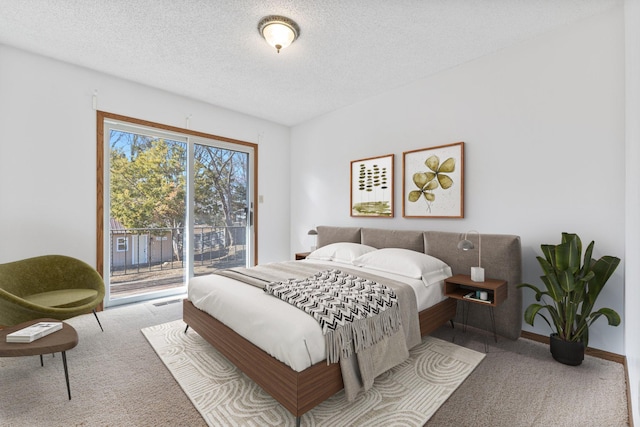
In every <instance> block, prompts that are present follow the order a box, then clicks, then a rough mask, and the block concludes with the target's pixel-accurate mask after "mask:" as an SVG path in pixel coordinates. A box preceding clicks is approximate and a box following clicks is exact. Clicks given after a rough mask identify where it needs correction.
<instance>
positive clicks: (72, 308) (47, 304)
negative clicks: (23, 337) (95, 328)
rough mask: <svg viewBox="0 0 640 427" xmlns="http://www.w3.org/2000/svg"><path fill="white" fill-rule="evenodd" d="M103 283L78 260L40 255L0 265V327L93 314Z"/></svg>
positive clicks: (95, 273)
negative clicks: (42, 319)
mask: <svg viewBox="0 0 640 427" xmlns="http://www.w3.org/2000/svg"><path fill="white" fill-rule="evenodd" d="M104 293H105V290H104V281H103V280H102V277H100V275H99V274H98V272H97V271H96V270H95V269H94V268H93V267H91V266H90V265H89V264H86V263H85V262H83V261H80V260H79V259H76V258H72V257H68V256H64V255H44V256H39V257H34V258H27V259H23V260H19V261H14V262H9V263H6V264H0V325H2V326H13V325H17V324H18V323H22V322H26V321H27V320H33V319H39V318H53V319H58V320H65V319H69V318H71V317H74V316H78V315H80V314H85V313H90V312H92V311H93V314H94V315H95V317H96V320H97V321H98V325H99V326H100V329H102V325H101V324H100V319H98V314H97V313H96V307H97V306H98V305H99V304H100V303H101V302H102V300H103V299H104Z"/></svg>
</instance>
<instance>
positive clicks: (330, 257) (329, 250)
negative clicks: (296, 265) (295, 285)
mask: <svg viewBox="0 0 640 427" xmlns="http://www.w3.org/2000/svg"><path fill="white" fill-rule="evenodd" d="M375 250H377V249H376V248H374V247H371V246H367V245H361V244H360V243H351V242H339V243H331V244H330V245H327V246H323V247H321V248H318V249H316V250H315V251H313V252H311V253H310V254H309V255H307V259H317V260H321V261H334V262H341V263H344V264H351V262H352V261H353V260H354V259H356V258H358V257H359V256H361V255H364V254H366V253H369V252H372V251H375Z"/></svg>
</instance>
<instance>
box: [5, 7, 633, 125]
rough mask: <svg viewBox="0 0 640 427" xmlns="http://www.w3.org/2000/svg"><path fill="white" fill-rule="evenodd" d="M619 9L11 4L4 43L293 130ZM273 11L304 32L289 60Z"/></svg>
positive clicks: (8, 8)
mask: <svg viewBox="0 0 640 427" xmlns="http://www.w3.org/2000/svg"><path fill="white" fill-rule="evenodd" d="M620 4H621V0H353V1H346V0H316V1H310V0H309V1H293V0H280V1H276V0H225V1H220V0H183V1H178V0H102V1H98V0H2V1H0V43H2V44H5V45H9V46H14V47H18V48H21V49H24V50H27V51H31V52H35V53H38V54H41V55H45V56H48V57H52V58H55V59H59V60H62V61H66V62H69V63H73V64H77V65H81V66H84V67H88V68H91V69H94V70H99V71H102V72H104V73H107V74H111V75H114V76H118V77H122V78H125V79H128V80H133V81H136V82H141V83H144V84H146V85H149V86H153V87H157V88H161V89H164V90H167V91H170V92H174V93H177V94H181V95H185V96H188V97H191V98H195V99H199V100H202V101H205V102H208V103H211V104H214V105H218V106H221V107H225V108H229V109H231V110H236V111H239V112H242V113H246V114H250V115H253V116H257V117H260V118H264V119H267V120H271V121H273V122H276V123H282V124H284V125H289V126H292V125H296V124H298V123H301V122H303V121H305V120H308V119H311V118H313V117H316V116H319V115H321V114H324V113H327V112H329V111H332V110H335V109H338V108H340V107H343V106H346V105H350V104H353V103H355V102H358V101H360V100H363V99H366V98H368V97H371V96H375V95H377V94H380V93H383V92H385V91H388V90H390V89H392V88H395V87H398V86H402V85H405V84H407V83H409V82H412V81H415V80H418V79H421V78H424V77H426V76H429V75H431V74H433V73H437V72H439V71H441V70H444V69H447V68H450V67H454V66H456V65H458V64H461V63H464V62H467V61H470V60H472V59H475V58H478V57H480V56H483V55H486V54H489V53H492V52H495V51H497V50H499V49H503V48H505V47H508V46H510V45H513V44H515V43H518V42H521V41H524V40H527V39H530V38H532V37H535V36H536V35H538V34H540V33H543V32H545V31H550V30H552V29H554V28H556V27H559V26H561V25H563V24H567V23H570V22H574V21H578V20H580V19H584V18H586V17H588V16H591V15H594V14H597V13H600V12H602V11H605V10H607V9H610V8H612V7H614V6H615V5H620ZM271 14H280V15H285V16H287V17H289V18H291V19H293V20H295V21H296V22H297V23H298V25H299V26H300V29H301V35H300V38H299V39H298V40H297V41H296V42H294V43H293V44H292V45H291V46H290V47H289V48H287V49H285V50H283V51H282V52H281V53H280V54H277V53H276V51H275V49H273V48H271V47H270V46H268V45H267V44H266V42H265V41H264V40H263V39H262V38H261V36H260V35H259V34H258V31H257V24H258V21H260V19H261V18H262V17H264V16H265V15H271ZM1 60H2V58H0V61H1ZM0 96H2V94H0Z"/></svg>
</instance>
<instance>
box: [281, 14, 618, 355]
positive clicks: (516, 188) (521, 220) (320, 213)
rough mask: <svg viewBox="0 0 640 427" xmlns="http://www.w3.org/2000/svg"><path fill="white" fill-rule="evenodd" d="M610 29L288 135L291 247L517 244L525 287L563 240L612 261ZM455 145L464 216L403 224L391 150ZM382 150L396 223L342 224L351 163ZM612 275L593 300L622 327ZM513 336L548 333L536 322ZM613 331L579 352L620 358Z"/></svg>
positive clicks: (599, 333)
mask: <svg viewBox="0 0 640 427" xmlns="http://www.w3.org/2000/svg"><path fill="white" fill-rule="evenodd" d="M623 22H624V19H623V11H622V9H621V8H616V9H614V10H610V11H608V12H606V13H605V14H603V15H600V16H596V17H593V18H590V19H588V20H586V21H582V22H579V23H577V24H574V25H570V26H566V27H563V28H560V29H558V30H556V31H553V32H551V33H548V34H545V35H543V36H541V37H538V38H536V39H534V40H530V41H528V42H526V43H523V44H520V45H518V46H515V47H513V48H509V49H505V50H503V51H500V52H497V53H495V54H493V55H489V56H485V57H483V58H480V59H478V60H475V61H472V62H469V63H466V64H463V65H461V66H459V67H456V68H453V69H450V70H447V71H445V72H442V73H440V74H438V75H436V76H433V77H429V78H426V79H424V80H421V81H417V82H415V83H413V84H409V85H407V86H404V87H402V88H399V89H396V90H392V91H389V92H388V93H385V94H384V95H381V96H377V97H375V98H371V99H368V100H366V101H364V102H360V103H358V104H355V105H352V106H349V107H346V108H343V109H341V110H339V111H335V112H332V113H329V114H327V115H325V116H322V117H319V118H316V119H313V120H310V121H309V122H306V123H304V124H301V125H299V126H296V127H294V128H293V129H292V147H291V153H292V154H291V161H292V168H291V192H292V209H291V220H292V225H291V245H292V248H293V249H294V250H304V249H307V247H308V245H309V242H308V237H307V236H306V232H307V230H308V229H309V228H310V227H312V226H314V225H321V224H327V225H358V226H367V227H382V228H400V229H438V230H445V231H460V232H464V231H466V230H469V229H476V230H479V231H481V232H486V233H508V234H517V235H520V236H521V238H522V249H523V259H524V279H525V280H526V281H528V282H532V283H539V279H538V276H539V275H540V270H539V266H538V264H537V261H536V260H535V255H536V254H539V253H540V250H539V248H540V244H542V243H556V242H559V240H560V234H561V232H563V231H568V232H576V233H578V234H579V235H581V236H582V237H583V239H584V240H588V241H590V240H595V241H596V247H595V255H596V256H601V255H605V254H606V255H616V256H619V257H620V258H624V250H625V246H624V242H625V233H624V232H625V227H624V218H625V216H624V203H625V185H624V184H625V171H624V159H625V157H624V156H625V151H624V150H625V142H624V138H625V136H624V135H625V134H624V108H625V101H624V99H625V98H624V27H623ZM371 72H375V70H371ZM457 141H464V142H465V143H466V148H465V218H464V219H404V218H402V194H401V192H402V178H401V177H402V152H403V151H408V150H413V149H419V148H426V147H431V146H437V145H442V144H448V143H453V142H457ZM390 153H393V154H395V155H396V158H395V171H394V172H395V212H396V216H395V218H393V219H381V218H351V217H350V216H349V171H350V161H352V160H357V159H363V158H368V157H372V156H378V155H384V154H390ZM587 243H588V242H587ZM623 275H624V265H621V267H620V268H618V270H617V271H616V273H615V275H614V276H613V277H612V278H611V280H610V282H609V283H608V288H605V291H604V292H603V294H602V295H601V300H600V303H601V304H602V305H603V306H607V307H611V308H613V309H615V310H617V311H618V312H619V313H620V315H621V316H623V315H624V304H623V301H624V300H623V298H624V280H623ZM532 301H533V298H532V295H531V294H530V293H529V292H525V304H526V305H528V304H529V303H531V302H532ZM523 328H524V329H525V330H532V331H534V332H537V333H540V334H548V333H549V329H548V327H547V325H546V323H544V321H542V320H541V319H538V320H537V321H536V325H535V328H531V327H530V326H529V325H524V326H523ZM623 332H624V328H623V327H618V328H612V327H609V326H607V325H606V321H604V320H599V321H598V322H597V323H596V324H594V327H593V328H592V332H591V341H590V345H591V346H592V347H596V348H601V349H604V350H608V351H612V352H615V353H619V354H623V353H624V347H623V344H624V342H623Z"/></svg>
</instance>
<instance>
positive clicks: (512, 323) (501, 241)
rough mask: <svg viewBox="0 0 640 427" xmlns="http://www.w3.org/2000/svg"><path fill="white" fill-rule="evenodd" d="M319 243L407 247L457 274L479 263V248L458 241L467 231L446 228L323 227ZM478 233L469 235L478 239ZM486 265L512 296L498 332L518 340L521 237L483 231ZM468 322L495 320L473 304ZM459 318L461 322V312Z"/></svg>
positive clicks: (484, 324) (499, 311) (485, 325)
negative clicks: (462, 245) (463, 247)
mask: <svg viewBox="0 0 640 427" xmlns="http://www.w3.org/2000/svg"><path fill="white" fill-rule="evenodd" d="M317 231H318V246H319V247H320V246H326V245H328V244H330V243H336V242H354V243H362V244H365V245H369V246H373V247H375V248H405V249H411V250H414V251H417V252H424V253H426V254H429V255H431V256H434V257H436V258H439V259H441V260H443V261H444V262H446V263H447V264H449V266H451V270H452V272H453V274H469V272H470V270H471V267H472V266H477V264H478V253H477V252H476V251H466V252H465V251H461V250H459V249H458V242H459V241H460V240H462V239H463V238H464V233H451V232H443V231H417V230H416V231H413V230H387V229H380V228H366V227H362V228H359V227H331V226H319V227H317ZM475 236H476V235H475V234H472V235H470V236H469V238H470V239H472V240H473V239H474V237H475ZM481 236H482V267H484V269H485V277H487V278H492V279H503V280H506V281H507V282H508V284H507V286H508V298H507V300H506V301H505V302H504V303H503V304H501V305H500V306H498V307H496V308H495V320H496V331H497V333H498V334H499V335H501V336H504V337H506V338H510V339H517V338H518V337H519V336H520V332H521V329H522V319H523V317H522V290H521V289H519V288H517V287H516V285H518V284H519V283H521V282H522V254H521V248H520V237H519V236H514V235H508V234H482V235H481ZM471 306H472V307H470V310H469V318H468V324H469V325H471V326H474V327H477V328H481V329H486V330H488V331H491V330H492V328H491V321H490V317H489V315H488V313H487V312H486V309H484V307H481V306H475V304H471ZM456 320H457V321H459V322H461V321H462V319H461V313H459V314H458V318H457V319H456Z"/></svg>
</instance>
